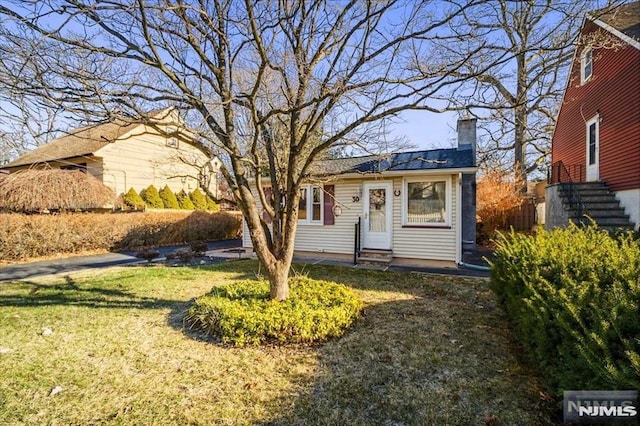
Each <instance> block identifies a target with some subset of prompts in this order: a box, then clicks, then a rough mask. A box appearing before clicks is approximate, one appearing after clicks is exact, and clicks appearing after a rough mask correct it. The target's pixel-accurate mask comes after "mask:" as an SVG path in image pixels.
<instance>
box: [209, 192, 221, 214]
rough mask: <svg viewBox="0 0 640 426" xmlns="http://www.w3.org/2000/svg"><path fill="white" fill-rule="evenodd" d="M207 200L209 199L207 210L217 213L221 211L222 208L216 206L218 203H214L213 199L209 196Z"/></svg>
mask: <svg viewBox="0 0 640 426" xmlns="http://www.w3.org/2000/svg"><path fill="white" fill-rule="evenodd" d="M206 199H207V210H209V211H210V212H217V211H219V210H220V206H219V205H218V204H216V202H215V201H213V199H212V198H211V197H209V196H208V195H207V196H206Z"/></svg>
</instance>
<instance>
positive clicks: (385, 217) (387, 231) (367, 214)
mask: <svg viewBox="0 0 640 426" xmlns="http://www.w3.org/2000/svg"><path fill="white" fill-rule="evenodd" d="M362 195H363V199H362V205H363V208H364V211H363V215H362V217H363V219H364V220H363V223H362V239H363V241H362V247H363V248H365V249H367V248H369V249H382V250H390V249H391V227H392V221H391V219H392V213H393V206H392V201H393V185H392V183H391V182H371V183H365V184H364V186H363V194H362Z"/></svg>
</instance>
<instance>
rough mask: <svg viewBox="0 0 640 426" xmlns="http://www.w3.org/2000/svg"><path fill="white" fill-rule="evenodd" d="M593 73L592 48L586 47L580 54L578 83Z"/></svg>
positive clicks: (581, 82) (582, 82)
mask: <svg viewBox="0 0 640 426" xmlns="http://www.w3.org/2000/svg"><path fill="white" fill-rule="evenodd" d="M592 74H593V50H591V48H589V47H587V48H585V49H584V50H583V51H582V55H580V84H585V83H586V82H587V81H589V79H590V78H591V75H592Z"/></svg>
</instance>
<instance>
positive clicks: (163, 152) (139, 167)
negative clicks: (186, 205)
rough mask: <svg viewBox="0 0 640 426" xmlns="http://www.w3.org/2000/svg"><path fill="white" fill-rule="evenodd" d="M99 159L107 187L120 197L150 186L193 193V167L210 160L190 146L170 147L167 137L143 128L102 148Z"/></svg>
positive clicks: (194, 186) (194, 187) (195, 170)
mask: <svg viewBox="0 0 640 426" xmlns="http://www.w3.org/2000/svg"><path fill="white" fill-rule="evenodd" d="M96 156H98V157H102V165H103V169H102V173H103V179H104V183H105V185H107V186H109V187H111V188H113V189H114V190H115V191H116V193H118V194H120V193H123V192H126V191H127V190H128V189H129V188H133V189H135V190H136V191H140V190H142V189H144V188H146V187H148V186H149V185H154V186H155V187H156V188H157V189H158V190H160V189H162V188H163V187H164V186H165V185H169V188H171V190H172V191H174V192H178V191H180V190H182V189H184V190H185V191H186V192H190V191H193V190H194V189H196V188H197V187H198V174H199V170H198V168H197V167H195V166H193V165H191V164H198V165H202V164H205V163H206V162H207V161H208V160H209V159H208V157H207V156H205V155H204V153H202V151H200V150H199V149H197V148H196V147H194V146H193V145H190V144H188V143H180V144H179V148H177V149H176V148H170V147H168V146H167V138H166V137H165V136H163V135H159V134H157V133H154V132H153V131H152V130H148V131H145V127H144V126H140V127H138V128H136V129H134V130H133V131H132V132H131V133H130V134H127V135H123V136H122V137H121V138H119V139H118V140H116V141H115V142H114V143H111V144H109V145H107V146H105V147H104V148H101V149H100V150H98V151H97V152H96ZM181 159H184V160H185V161H183V160H181ZM187 162H188V163H190V164H187ZM213 185H214V184H213V183H212V184H211V185H210V187H213Z"/></svg>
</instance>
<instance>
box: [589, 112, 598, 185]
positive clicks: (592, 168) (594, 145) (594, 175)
mask: <svg viewBox="0 0 640 426" xmlns="http://www.w3.org/2000/svg"><path fill="white" fill-rule="evenodd" d="M599 121H600V120H599V117H598V116H597V115H596V116H595V117H594V118H592V119H591V120H589V121H587V181H589V182H593V181H596V180H599V179H600V125H599V124H598V122H599Z"/></svg>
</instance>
